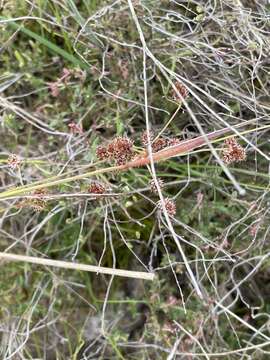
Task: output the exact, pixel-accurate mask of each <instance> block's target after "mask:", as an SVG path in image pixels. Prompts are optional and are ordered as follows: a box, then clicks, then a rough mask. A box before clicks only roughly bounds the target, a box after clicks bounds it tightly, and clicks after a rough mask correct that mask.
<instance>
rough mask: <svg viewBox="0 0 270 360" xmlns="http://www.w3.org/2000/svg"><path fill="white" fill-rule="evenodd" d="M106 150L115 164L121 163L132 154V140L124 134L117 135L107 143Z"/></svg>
mask: <svg viewBox="0 0 270 360" xmlns="http://www.w3.org/2000/svg"><path fill="white" fill-rule="evenodd" d="M107 152H108V154H109V158H111V159H113V160H115V161H116V164H117V165H123V164H125V163H126V162H128V161H129V160H131V159H132V157H133V156H134V151H133V141H132V140H131V139H129V138H128V137H126V136H124V137H121V136H119V137H117V138H115V139H113V140H112V141H111V142H110V143H109V144H108V146H107Z"/></svg>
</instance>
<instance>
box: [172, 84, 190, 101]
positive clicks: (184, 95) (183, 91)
mask: <svg viewBox="0 0 270 360" xmlns="http://www.w3.org/2000/svg"><path fill="white" fill-rule="evenodd" d="M175 87H176V89H177V91H176V90H175V89H173V90H172V98H173V100H174V101H177V102H181V101H182V98H183V99H186V98H187V97H188V89H187V88H186V87H185V85H184V84H182V83H181V82H179V81H178V82H177V83H176V84H175ZM179 94H180V95H181V96H182V98H181V96H179Z"/></svg>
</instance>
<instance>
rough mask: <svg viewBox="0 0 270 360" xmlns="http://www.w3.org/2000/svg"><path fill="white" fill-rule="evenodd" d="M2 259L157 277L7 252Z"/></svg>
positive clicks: (150, 276)
mask: <svg viewBox="0 0 270 360" xmlns="http://www.w3.org/2000/svg"><path fill="white" fill-rule="evenodd" d="M0 259H5V260H9V261H20V262H25V263H31V264H38V265H44V266H53V267H58V268H63V269H71V270H78V271H89V272H94V273H96V274H107V275H113V276H122V277H127V278H133V279H142V280H151V281H153V280H154V277H155V275H154V274H153V273H147V272H141V271H130V270H121V269H113V268H106V267H102V266H94V265H88V264H78V263H72V262H67V261H61V260H51V259H43V258H39V257H33V256H26V255H17V254H9V253H5V252H0Z"/></svg>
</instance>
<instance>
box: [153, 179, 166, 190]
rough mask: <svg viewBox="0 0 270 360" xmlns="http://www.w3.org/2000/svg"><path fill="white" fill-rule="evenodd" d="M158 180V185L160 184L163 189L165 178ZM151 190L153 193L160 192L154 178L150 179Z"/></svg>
mask: <svg viewBox="0 0 270 360" xmlns="http://www.w3.org/2000/svg"><path fill="white" fill-rule="evenodd" d="M157 182H158V185H159V187H160V189H162V188H163V187H164V182H163V180H161V179H157ZM150 190H151V191H152V193H157V192H158V191H157V186H156V183H155V181H154V179H153V180H151V181H150Z"/></svg>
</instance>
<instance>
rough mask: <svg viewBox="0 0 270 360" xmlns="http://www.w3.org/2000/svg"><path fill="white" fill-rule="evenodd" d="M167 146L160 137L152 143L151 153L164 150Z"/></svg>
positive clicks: (165, 141) (164, 140)
mask: <svg viewBox="0 0 270 360" xmlns="http://www.w3.org/2000/svg"><path fill="white" fill-rule="evenodd" d="M167 146H168V143H167V140H166V139H164V138H163V137H160V138H158V139H157V140H155V141H154V142H153V144H152V150H153V152H157V151H160V150H162V149H165V148H166V147H167Z"/></svg>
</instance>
